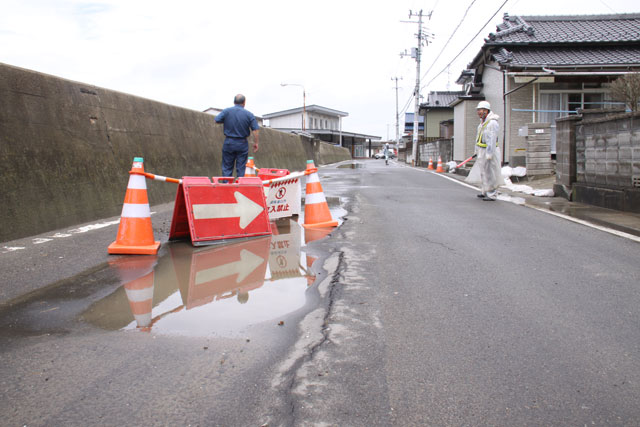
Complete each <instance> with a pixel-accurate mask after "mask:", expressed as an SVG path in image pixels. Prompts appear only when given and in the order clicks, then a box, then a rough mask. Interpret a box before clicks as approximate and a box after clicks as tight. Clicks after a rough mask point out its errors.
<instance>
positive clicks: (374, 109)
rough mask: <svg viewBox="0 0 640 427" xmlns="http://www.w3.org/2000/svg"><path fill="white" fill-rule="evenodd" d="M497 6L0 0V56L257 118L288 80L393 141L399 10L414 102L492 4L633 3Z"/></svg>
mask: <svg viewBox="0 0 640 427" xmlns="http://www.w3.org/2000/svg"><path fill="white" fill-rule="evenodd" d="M504 3H505V0H478V1H474V0H422V1H417V0H387V1H379V0H378V1H371V0H367V1H365V0H323V1H305V0H282V1H280V0H273V1H266V0H244V1H243V0H239V1H234V0H232V1H218V0H207V1H205V0H182V1H177V0H173V1H164V0H154V1H148V0H105V1H100V0H95V1H80V0H0V5H1V6H2V7H1V10H2V12H1V13H0V46H1V49H0V62H3V63H6V64H10V65H14V66H18V67H22V68H27V69H30V70H35V71H39V72H43V73H47V74H52V75H55V76H59V77H63V78H66V79H71V80H76V81H79V82H83V83H88V84H92V85H96V86H100V87H104V88H107V89H112V90H117V91H121V92H125V93H130V94H134V95H137V96H142V97H145V98H150V99H153V100H157V101H161V102H165V103H167V104H172V105H178V106H181V107H185V108H190V109H193V110H199V111H203V110H205V109H207V108H208V107H216V108H223V107H228V106H230V105H231V104H232V103H233V97H234V95H235V94H236V93H243V94H245V95H246V97H247V109H249V110H251V111H252V112H253V113H254V114H256V115H259V116H260V115H264V114H267V113H273V112H276V111H281V110H286V109H290V108H296V107H301V106H302V88H301V87H299V86H287V87H282V86H281V85H280V84H281V83H293V84H298V85H302V86H304V89H305V90H306V95H307V105H311V104H317V105H321V106H323V107H328V108H333V109H336V110H340V111H345V112H347V113H348V114H349V116H348V117H346V118H345V119H344V120H343V129H344V130H345V131H349V132H358V133H364V134H368V135H377V136H380V137H382V138H384V139H386V138H387V136H388V137H389V138H391V139H393V138H395V117H396V106H395V89H394V82H393V81H392V80H391V79H392V78H393V77H401V78H402V80H400V81H399V87H400V89H399V97H398V98H399V108H400V110H401V111H403V109H404V107H405V106H406V105H408V109H407V111H409V112H412V111H413V103H412V102H409V101H410V97H411V94H412V93H413V89H414V87H415V81H416V63H415V61H414V60H413V59H411V58H410V57H404V58H401V57H400V55H399V54H400V52H402V51H404V50H405V49H406V50H410V49H411V48H412V47H415V46H416V44H417V39H416V37H415V35H416V34H417V29H418V25H417V23H406V22H402V21H415V22H417V17H416V16H413V17H412V18H411V19H409V11H410V10H413V11H414V12H415V13H417V12H419V11H420V10H422V11H423V13H424V14H425V25H424V30H425V32H427V33H429V34H433V36H432V37H431V40H430V41H429V44H428V45H427V46H425V48H424V50H423V59H422V65H421V73H420V74H421V78H422V85H421V86H424V88H423V89H422V94H424V95H425V99H426V94H427V93H428V92H429V91H435V90H460V86H458V85H456V84H455V81H456V80H457V78H458V76H459V75H460V72H461V71H462V70H463V69H464V68H465V67H466V65H467V64H468V63H469V62H470V61H471V59H473V57H474V56H475V54H476V53H477V52H478V50H479V49H480V47H481V46H482V43H483V39H484V38H485V37H487V36H488V34H489V33H490V32H493V31H495V28H496V25H497V24H499V23H500V22H502V16H503V14H504V13H505V12H507V13H509V14H510V15H563V14H610V13H638V12H640V6H638V2H637V0H535V1H534V0H507V1H506V4H505V5H504V7H502V6H503V4H504ZM431 12H432V14H431V19H430V20H429V19H428V17H426V15H427V14H429V13H431ZM465 14H466V16H465ZM494 14H495V16H494V17H493V18H492V16H493V15H494ZM487 23H488V24H487ZM485 24H487V25H486V26H485ZM456 28H457V30H456ZM454 31H455V33H454ZM478 32H479V35H478V36H477V37H475V38H474V35H475V34H476V33H478ZM471 40H474V41H473V42H472V43H471V44H470V45H469V47H467V48H466V50H464V51H463V48H464V47H465V45H467V43H469V42H470V41H471ZM445 45H446V47H445ZM461 52H462V53H461ZM456 56H458V58H457V59H456V60H455V61H453V62H451V61H452V60H453V59H454V58H455V57H456ZM434 61H435V62H434ZM449 63H451V65H450V66H449V67H448V68H447V65H448V64H449ZM447 69H448V71H446V70H447ZM443 70H445V71H444V72H442V71H443ZM402 121H403V120H402V119H401V122H402ZM400 131H402V125H401V126H400Z"/></svg>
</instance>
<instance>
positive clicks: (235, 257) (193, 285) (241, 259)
mask: <svg viewBox="0 0 640 427" xmlns="http://www.w3.org/2000/svg"><path fill="white" fill-rule="evenodd" d="M272 226H273V227H272V228H273V235H272V236H267V237H260V238H255V239H250V240H242V241H238V242H236V243H231V244H225V245H215V246H204V247H203V246H200V247H193V246H191V244H190V243H189V242H171V243H168V244H167V249H168V250H167V253H166V254H165V255H164V256H162V257H156V256H136V257H123V258H119V259H117V260H115V261H113V262H111V263H110V266H111V267H112V268H113V269H115V270H116V271H117V273H118V276H119V277H120V280H121V281H122V283H123V286H121V287H120V288H118V289H117V290H116V291H115V292H113V293H112V294H111V295H109V296H107V297H105V298H103V299H101V300H99V301H97V302H96V303H94V304H93V305H92V306H91V307H90V308H89V309H88V310H87V311H86V312H84V313H83V314H82V318H83V319H84V320H85V321H88V322H90V323H92V324H94V325H96V326H98V327H101V328H104V329H109V330H120V329H124V330H136V329H139V330H142V331H153V332H154V333H158V334H178V335H187V336H206V335H225V336H236V335H239V334H241V333H242V332H243V331H244V330H245V329H246V328H247V327H248V326H250V325H252V324H256V323H259V322H263V321H268V320H272V319H278V318H279V317H280V316H284V315H286V314H288V313H291V312H293V311H295V310H297V309H299V308H301V307H302V306H304V304H305V300H306V297H305V291H306V289H307V288H308V287H309V286H311V285H312V284H313V282H314V280H315V276H314V275H313V274H312V273H311V272H310V267H311V264H312V263H313V261H315V258H313V257H308V256H307V255H306V254H305V253H304V252H302V250H301V248H302V247H303V244H304V243H309V242H311V241H314V240H318V239H321V238H324V237H326V236H327V235H328V234H329V233H331V231H333V229H316V230H306V229H303V228H302V226H301V225H300V224H298V222H296V221H294V220H292V219H288V218H287V219H283V220H279V221H277V222H275V223H273V224H272ZM278 320H279V319H278Z"/></svg>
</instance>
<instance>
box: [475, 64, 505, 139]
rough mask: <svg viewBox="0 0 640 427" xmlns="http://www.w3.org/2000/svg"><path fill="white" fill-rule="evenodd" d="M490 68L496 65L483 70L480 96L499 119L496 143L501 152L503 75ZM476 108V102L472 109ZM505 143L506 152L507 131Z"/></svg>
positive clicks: (490, 65) (476, 119)
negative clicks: (498, 132)
mask: <svg viewBox="0 0 640 427" xmlns="http://www.w3.org/2000/svg"><path fill="white" fill-rule="evenodd" d="M490 67H497V65H496V64H495V63H493V64H489V66H487V67H485V68H484V71H483V73H482V84H483V87H482V94H483V95H484V97H485V100H487V101H488V102H489V103H490V104H491V110H492V111H493V112H494V113H495V114H497V115H498V116H500V119H499V120H498V123H499V124H500V134H499V135H498V143H499V145H500V149H501V150H502V148H503V147H504V145H503V142H504V141H503V129H504V123H505V122H504V108H503V101H502V93H503V74H502V71H499V70H495V69H493V68H490ZM476 106H477V102H476V105H475V106H474V108H475V107H476ZM478 123H480V121H479V119H478V115H477V113H476V118H475V125H476V126H477V125H478ZM506 141H507V150H508V146H509V133H508V130H507V136H506Z"/></svg>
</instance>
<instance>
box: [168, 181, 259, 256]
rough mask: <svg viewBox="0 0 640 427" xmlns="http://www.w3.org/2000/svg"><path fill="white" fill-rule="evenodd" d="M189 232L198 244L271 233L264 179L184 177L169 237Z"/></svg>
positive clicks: (182, 235)
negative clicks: (263, 184)
mask: <svg viewBox="0 0 640 427" xmlns="http://www.w3.org/2000/svg"><path fill="white" fill-rule="evenodd" d="M187 221H188V225H187V224H186V222H187ZM187 230H188V232H187ZM187 233H188V235H189V236H190V237H191V243H192V244H193V245H195V246H199V245H206V244H211V243H216V241H220V240H226V239H236V238H241V237H257V236H266V235H270V234H271V224H270V223H269V215H268V213H267V209H266V201H265V196H264V189H263V186H262V181H260V179H259V178H256V177H243V178H238V179H237V180H235V181H234V180H233V179H232V178H216V177H214V178H213V182H212V181H210V180H209V178H207V177H183V178H182V184H181V185H180V186H179V187H178V194H177V195H176V205H175V208H174V212H173V221H172V223H171V232H170V233H169V238H170V239H176V238H181V237H186V236H187Z"/></svg>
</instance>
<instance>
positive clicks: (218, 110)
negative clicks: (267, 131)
mask: <svg viewBox="0 0 640 427" xmlns="http://www.w3.org/2000/svg"><path fill="white" fill-rule="evenodd" d="M222 110H224V108H215V107H209V108H207V109H206V110H204V111H203V113H207V114H211V115H212V116H213V117H215V116H217V115H218V114H220V113H222ZM256 120H257V121H258V124H259V125H260V126H261V127H262V126H263V122H264V120H263V118H262V117H260V116H256Z"/></svg>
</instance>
